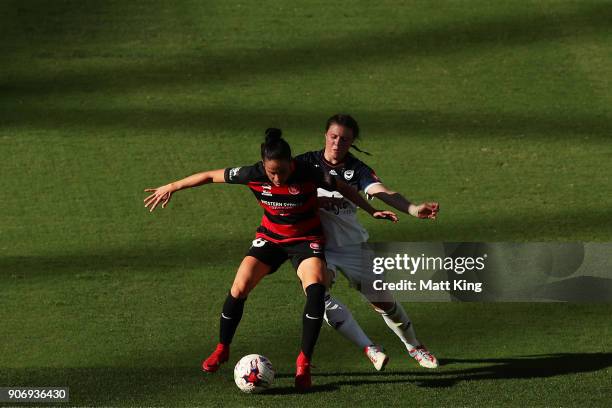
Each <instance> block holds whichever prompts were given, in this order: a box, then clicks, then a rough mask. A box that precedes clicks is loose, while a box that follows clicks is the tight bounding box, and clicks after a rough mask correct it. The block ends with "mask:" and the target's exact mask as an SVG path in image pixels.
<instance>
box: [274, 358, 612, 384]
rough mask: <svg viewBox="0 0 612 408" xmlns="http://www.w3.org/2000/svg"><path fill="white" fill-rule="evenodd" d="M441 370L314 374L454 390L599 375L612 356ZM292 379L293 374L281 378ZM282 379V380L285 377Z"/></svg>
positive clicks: (487, 362) (484, 362)
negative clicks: (464, 385)
mask: <svg viewBox="0 0 612 408" xmlns="http://www.w3.org/2000/svg"><path fill="white" fill-rule="evenodd" d="M440 363H441V366H442V369H441V370H424V369H419V370H418V371H417V370H415V371H402V372H393V371H391V372H383V373H376V372H372V371H368V372H346V373H344V372H341V371H337V372H329V373H314V374H313V375H314V378H315V379H316V378H317V377H325V378H327V377H331V378H333V377H351V379H350V380H342V381H332V382H330V383H329V384H328V385H330V386H333V387H340V386H344V385H350V386H358V385H368V384H369V385H371V384H394V383H414V384H416V385H417V386H420V387H431V388H444V387H452V386H454V385H456V384H457V383H459V382H462V381H479V380H514V379H519V380H520V379H539V378H549V377H558V376H563V375H571V374H580V373H588V372H596V371H599V370H603V369H606V368H609V367H612V353H558V354H545V355H535V356H523V357H516V358H491V359H488V358H483V359H452V358H451V359H443V360H441V361H440ZM453 364H478V365H479V366H478V367H474V368H466V369H457V370H446V368H447V367H448V366H449V365H453ZM282 376H287V377H289V376H290V375H289V374H287V375H282ZM282 376H279V377H282Z"/></svg>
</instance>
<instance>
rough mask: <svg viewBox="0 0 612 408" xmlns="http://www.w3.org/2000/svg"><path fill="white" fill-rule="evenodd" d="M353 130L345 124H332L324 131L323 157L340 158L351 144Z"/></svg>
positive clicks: (342, 157)
mask: <svg viewBox="0 0 612 408" xmlns="http://www.w3.org/2000/svg"><path fill="white" fill-rule="evenodd" d="M353 139H354V138H353V131H352V130H351V129H349V128H347V127H345V126H342V125H338V124H336V123H334V124H332V125H331V126H330V127H329V129H327V132H325V157H328V158H331V159H333V160H338V161H340V160H342V159H344V156H346V154H347V153H348V151H349V149H350V148H351V144H353Z"/></svg>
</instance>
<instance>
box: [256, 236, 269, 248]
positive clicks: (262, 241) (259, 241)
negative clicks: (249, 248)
mask: <svg viewBox="0 0 612 408" xmlns="http://www.w3.org/2000/svg"><path fill="white" fill-rule="evenodd" d="M266 242H268V241H266V240H265V239H263V238H256V239H254V240H253V246H254V247H255V248H261V247H262V246H264V245H266Z"/></svg>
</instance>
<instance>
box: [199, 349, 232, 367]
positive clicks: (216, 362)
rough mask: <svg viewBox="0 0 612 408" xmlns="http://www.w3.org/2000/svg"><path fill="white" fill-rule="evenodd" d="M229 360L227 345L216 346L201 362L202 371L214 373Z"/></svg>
mask: <svg viewBox="0 0 612 408" xmlns="http://www.w3.org/2000/svg"><path fill="white" fill-rule="evenodd" d="M228 359H229V345H225V344H222V343H219V344H217V348H216V349H215V351H213V352H212V354H211V355H210V356H208V358H207V359H206V360H204V361H203V362H202V370H204V371H206V372H208V373H214V372H215V371H217V370H218V369H219V367H221V364H223V363H225V362H226V361H227V360H228Z"/></svg>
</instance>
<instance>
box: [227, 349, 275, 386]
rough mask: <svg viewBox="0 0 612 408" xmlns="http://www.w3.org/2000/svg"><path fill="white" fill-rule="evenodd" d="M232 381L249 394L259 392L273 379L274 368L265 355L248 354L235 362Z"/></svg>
mask: <svg viewBox="0 0 612 408" xmlns="http://www.w3.org/2000/svg"><path fill="white" fill-rule="evenodd" d="M234 381H235V382H236V385H237V386H238V388H240V391H242V392H246V393H249V394H250V393H257V392H261V391H263V390H265V389H267V388H268V387H269V386H270V385H271V384H272V381H274V368H272V363H271V362H270V360H268V359H267V358H266V357H264V356H262V355H259V354H249V355H248V356H244V357H242V358H241V359H240V361H238V363H236V367H234Z"/></svg>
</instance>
